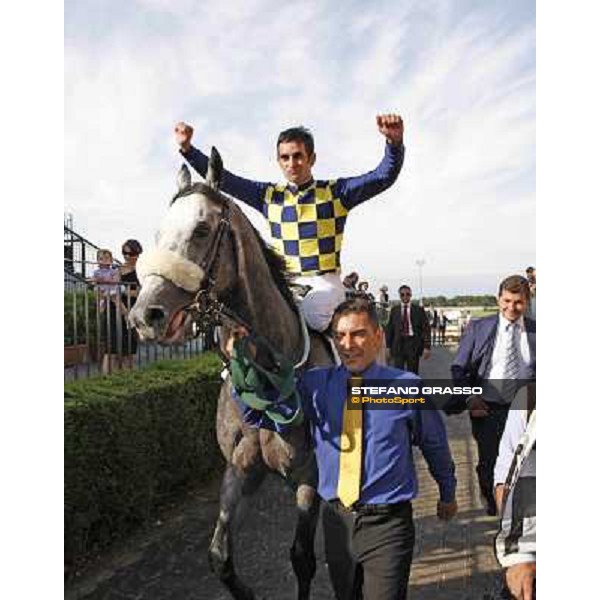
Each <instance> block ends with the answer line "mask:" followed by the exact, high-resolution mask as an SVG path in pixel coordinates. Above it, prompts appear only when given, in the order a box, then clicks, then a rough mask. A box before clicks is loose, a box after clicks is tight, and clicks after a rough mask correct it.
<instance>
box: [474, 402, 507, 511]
mask: <svg viewBox="0 0 600 600" xmlns="http://www.w3.org/2000/svg"><path fill="white" fill-rule="evenodd" d="M486 404H487V405H488V407H489V413H488V415H487V417H471V431H472V432H473V437H474V438H475V442H476V443H477V454H478V456H479V459H478V463H477V469H476V470H477V479H478V480H479V489H480V490H481V494H482V495H483V496H484V498H485V499H486V501H487V503H488V505H489V506H495V504H496V501H495V498H494V466H495V465H496V458H497V456H498V449H499V447H500V438H501V437H502V433H503V432H504V426H505V425H506V419H507V418H508V410H509V405H507V404H497V403H495V402H486Z"/></svg>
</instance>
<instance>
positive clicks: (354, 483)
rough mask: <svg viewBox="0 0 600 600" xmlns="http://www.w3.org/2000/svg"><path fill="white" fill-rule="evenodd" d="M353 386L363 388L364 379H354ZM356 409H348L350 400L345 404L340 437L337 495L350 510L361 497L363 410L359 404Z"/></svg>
mask: <svg viewBox="0 0 600 600" xmlns="http://www.w3.org/2000/svg"><path fill="white" fill-rule="evenodd" d="M350 383H351V385H352V386H361V385H362V378H361V377H353V378H352V379H351V381H350ZM353 406H356V408H352V409H348V399H346V401H345V402H344V420H343V425H342V433H341V436H340V474H339V479H338V486H337V493H338V498H339V499H340V502H341V503H342V504H343V505H344V506H346V507H347V508H350V507H351V506H352V505H353V504H354V503H355V502H357V501H358V499H359V497H360V476H361V468H362V441H363V428H362V425H363V409H362V404H361V403H360V402H359V403H357V404H353Z"/></svg>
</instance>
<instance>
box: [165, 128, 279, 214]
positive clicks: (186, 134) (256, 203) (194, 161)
mask: <svg viewBox="0 0 600 600" xmlns="http://www.w3.org/2000/svg"><path fill="white" fill-rule="evenodd" d="M193 134H194V129H193V127H191V125H188V124H186V123H183V122H181V123H177V125H175V141H176V142H177V144H178V145H179V151H180V152H181V154H182V156H183V157H184V158H185V159H186V160H187V161H188V162H189V163H190V165H191V166H192V167H193V169H194V170H195V171H196V172H197V173H198V174H200V175H202V177H206V171H207V169H208V157H207V156H206V155H205V154H204V153H203V152H201V151H200V150H198V148H195V147H194V146H192V135H193ZM269 185H272V184H269V183H267V182H259V181H253V180H252V179H245V178H244V177H240V176H238V175H235V174H233V173H231V172H230V171H227V170H226V169H223V180H222V181H221V189H222V190H223V191H224V192H226V193H227V194H229V195H230V196H233V197H234V198H237V199H238V200H240V201H241V202H243V203H244V204H247V205H248V206H251V207H252V208H255V209H256V210H258V211H260V212H262V210H263V209H262V206H263V198H264V195H265V192H266V190H267V188H268V187H269Z"/></svg>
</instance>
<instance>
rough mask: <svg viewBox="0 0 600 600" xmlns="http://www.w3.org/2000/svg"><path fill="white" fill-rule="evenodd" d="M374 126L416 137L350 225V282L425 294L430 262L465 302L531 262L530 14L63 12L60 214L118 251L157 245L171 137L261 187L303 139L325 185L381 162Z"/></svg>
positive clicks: (521, 10)
mask: <svg viewBox="0 0 600 600" xmlns="http://www.w3.org/2000/svg"><path fill="white" fill-rule="evenodd" d="M379 112H399V113H400V114H402V116H403V118H404V120H405V125H406V138H405V140H406V147H407V154H406V161H405V166H404V169H403V171H402V173H401V174H400V177H399V179H398V181H397V183H396V184H395V185H394V186H393V187H392V188H391V189H390V190H388V191H387V192H385V193H384V194H382V195H381V196H378V197H377V198H375V199H373V200H371V201H369V202H368V203H366V204H364V205H362V206H361V207H359V208H357V209H356V210H355V211H353V213H352V214H351V215H350V218H349V221H348V225H347V228H346V236H345V243H344V252H343V255H342V262H343V270H344V271H349V270H358V271H359V272H360V273H361V275H363V276H364V277H365V278H367V279H369V280H370V281H371V282H372V285H379V284H381V283H387V284H388V285H390V286H391V287H392V288H396V287H397V286H398V285H399V283H400V282H404V281H408V282H409V283H410V284H412V285H413V287H415V288H416V287H417V286H418V277H417V267H416V265H415V261H416V260H417V259H418V258H424V259H425V261H426V264H425V267H424V271H423V273H424V287H425V293H426V294H435V293H447V294H454V293H475V292H494V291H495V288H496V284H497V282H498V281H499V279H501V278H502V277H503V276H504V275H507V274H509V273H512V272H518V271H522V270H523V269H524V268H525V267H526V266H527V265H528V264H535V4H534V2H532V1H529V0H528V1H521V2H512V1H505V2H485V3H482V2H456V1H441V0H440V1H427V0H420V1H418V2H417V1H415V2H412V1H406V2H398V1H393V2H384V1H381V2H379V1H373V2H367V3H365V2H363V3H359V2H339V1H338V2H333V1H324V0H321V1H319V2H310V1H309V2H303V3H290V4H286V5H281V3H279V2H274V1H271V0H244V1H237V2H226V1H222V2H198V1H192V0H183V1H181V0H180V1H175V0H170V1H167V0H139V1H129V2H125V3H123V2H111V1H102V2H99V1H97V2H86V1H82V0H78V1H77V2H66V4H65V209H66V210H68V211H71V212H73V215H74V221H75V226H76V228H78V229H79V230H81V232H82V233H83V234H84V235H86V236H87V237H89V238H90V239H92V240H93V241H95V242H96V243H98V244H100V245H103V246H107V247H110V248H113V249H114V250H118V249H119V248H120V244H121V242H122V241H123V240H125V239H126V238H128V237H136V238H138V239H139V240H140V241H141V242H142V244H143V245H145V246H147V247H149V246H151V244H152V239H153V235H154V230H155V229H156V228H157V226H158V223H159V222H160V219H161V217H162V215H163V214H164V211H165V210H166V207H167V203H168V200H169V198H170V196H171V195H172V193H173V191H174V189H175V176H176V172H177V169H178V167H179V165H180V163H181V159H180V157H179V155H178V154H177V152H176V149H175V146H174V143H173V139H172V133H171V132H172V128H173V125H174V123H175V122H176V121H178V120H182V119H183V120H186V121H188V122H190V123H192V124H193V125H194V126H195V129H196V133H195V137H194V141H195V142H196V145H198V146H199V147H200V148H202V149H204V150H206V149H208V148H209V147H210V146H211V145H215V146H217V147H218V148H219V150H220V152H221V154H222V156H223V159H224V162H225V165H226V167H227V168H230V169H231V170H233V171H234V172H237V173H239V174H241V175H245V176H251V177H254V178H256V179H266V180H279V179H280V174H279V172H278V168H277V165H276V162H275V160H274V140H275V138H276V135H277V133H278V132H279V131H280V130H281V129H284V128H286V127H288V126H291V125H295V124H299V123H302V124H304V125H306V126H308V127H310V128H311V129H312V131H313V133H314V135H315V138H316V152H317V163H316V165H315V169H314V173H315V176H316V177H319V178H330V177H335V176H342V175H354V174H359V173H362V172H364V171H367V170H370V169H372V168H373V167H374V166H375V165H376V164H377V163H378V161H379V159H380V157H381V155H382V150H383V144H382V139H381V137H380V135H379V134H378V132H377V130H376V127H375V124H374V119H375V115H376V114H377V113H379ZM247 214H249V216H250V218H251V219H252V221H253V222H254V223H255V224H256V225H257V226H258V227H259V229H260V230H261V231H263V232H265V233H266V228H265V227H264V226H263V224H262V222H261V217H260V216H259V215H258V214H252V211H251V210H249V211H247Z"/></svg>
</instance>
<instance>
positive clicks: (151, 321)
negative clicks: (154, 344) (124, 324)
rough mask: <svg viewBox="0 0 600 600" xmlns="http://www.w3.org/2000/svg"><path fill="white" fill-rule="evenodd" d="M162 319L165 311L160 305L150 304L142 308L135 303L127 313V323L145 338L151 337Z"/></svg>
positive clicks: (158, 327)
mask: <svg viewBox="0 0 600 600" xmlns="http://www.w3.org/2000/svg"><path fill="white" fill-rule="evenodd" d="M164 320H165V311H164V309H163V308H162V307H160V306H150V307H148V308H146V309H145V310H144V309H143V308H142V307H141V306H137V304H136V306H134V307H133V309H132V310H131V312H130V313H129V323H130V324H131V325H132V326H133V327H135V328H136V329H137V330H138V332H139V333H140V335H142V337H143V338H145V339H153V338H154V337H155V335H156V332H157V331H158V330H159V329H160V326H161V325H162V323H164Z"/></svg>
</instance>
